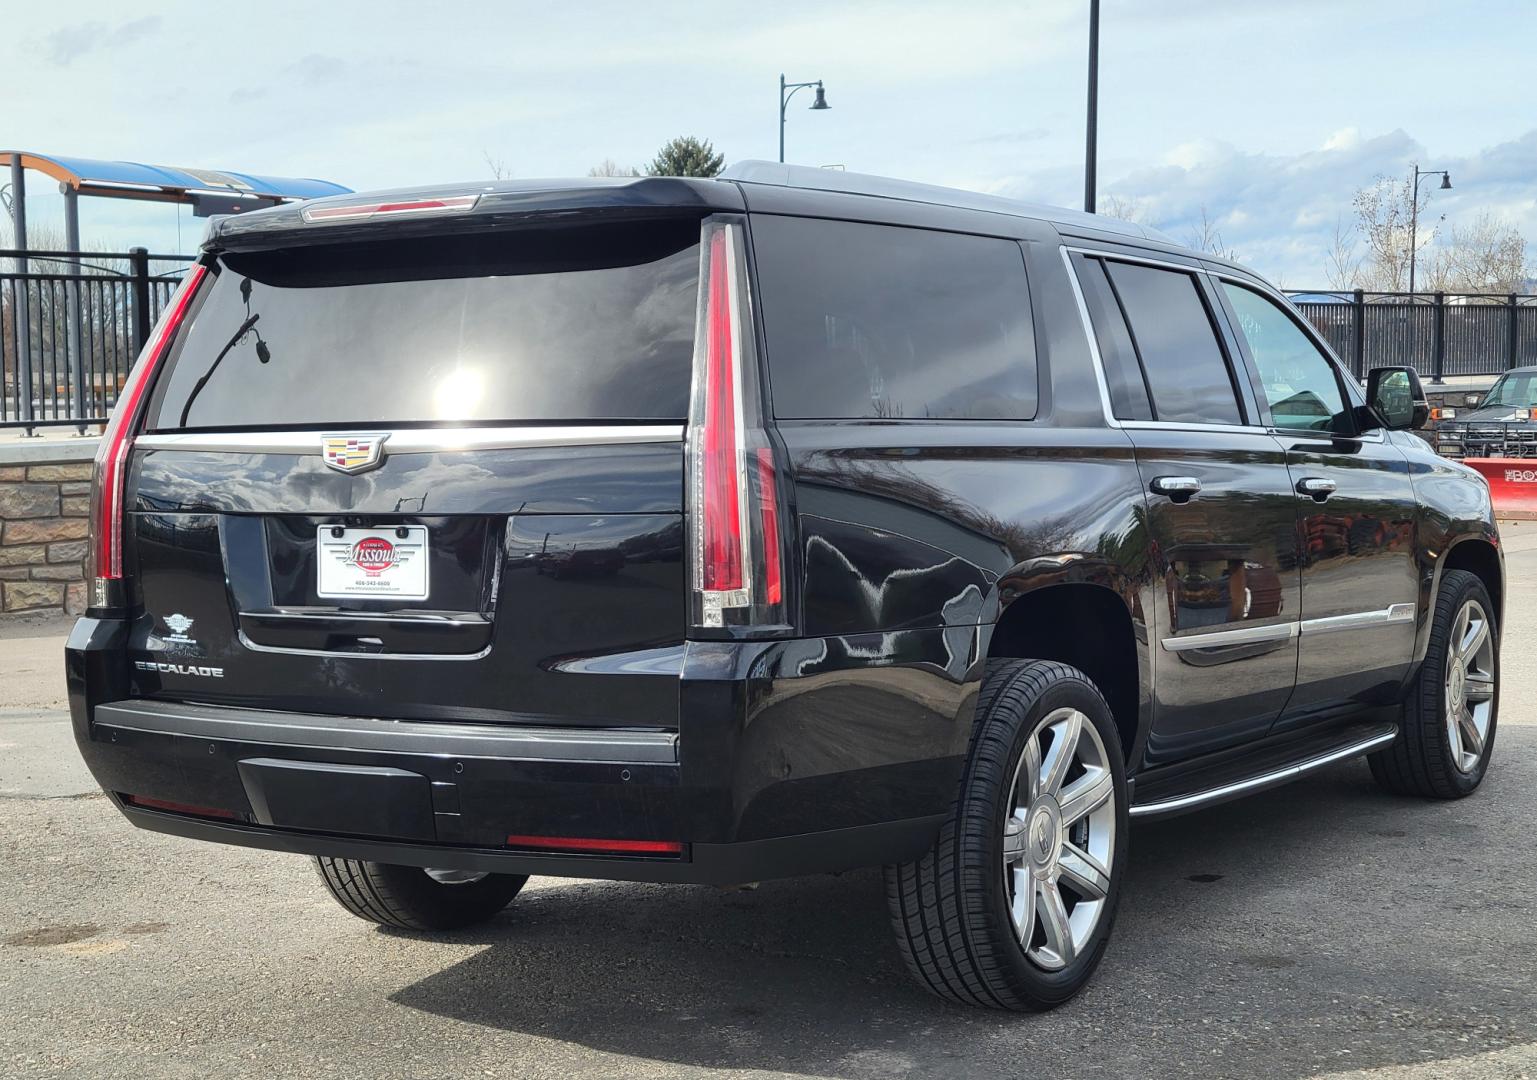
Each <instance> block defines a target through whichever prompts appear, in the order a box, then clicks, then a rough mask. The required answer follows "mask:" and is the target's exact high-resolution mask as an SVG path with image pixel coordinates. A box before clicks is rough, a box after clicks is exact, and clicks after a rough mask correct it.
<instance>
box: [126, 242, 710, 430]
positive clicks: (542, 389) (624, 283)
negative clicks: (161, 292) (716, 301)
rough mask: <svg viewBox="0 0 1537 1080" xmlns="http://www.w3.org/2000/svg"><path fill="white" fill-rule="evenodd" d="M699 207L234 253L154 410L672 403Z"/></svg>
mask: <svg viewBox="0 0 1537 1080" xmlns="http://www.w3.org/2000/svg"><path fill="white" fill-rule="evenodd" d="M698 280H699V223H698V222H697V221H693V220H690V221H681V222H651V223H645V224H634V225H626V224H610V225H607V226H604V227H602V228H592V227H586V228H567V229H546V230H506V231H498V232H494V233H491V232H487V233H476V234H470V235H464V236H458V237H451V238H432V239H402V240H394V241H390V242H388V243H381V242H368V243H357V244H346V245H326V246H317V247H303V248H291V249H285V250H281V251H272V252H259V253H228V254H226V255H224V256H223V257H222V259H221V265H220V269H219V273H218V276H217V279H216V282H215V283H214V284H213V286H212V287H211V288H210V290H209V292H208V294H207V295H206V297H205V298H204V299H203V300H202V301H201V302H200V304H199V307H198V310H197V312H196V314H195V317H194V319H193V321H192V323H191V325H190V327H189V328H188V330H187V331H186V332H185V333H184V334H183V336H182V340H181V342H180V344H179V346H178V349H177V352H176V355H175V356H174V357H173V358H172V364H171V368H170V371H169V372H168V373H167V375H166V376H165V377H163V378H161V379H160V380H158V385H157V387H156V393H155V397H154V399H153V400H152V402H151V406H150V408H151V411H150V428H151V429H152V430H160V431H165V430H176V429H181V428H234V427H249V426H260V427H269V426H314V425H325V426H347V425H359V424H374V423H381V422H388V423H413V422H438V423H443V422H447V423H453V422H468V423H475V422H485V421H543V422H548V421H567V420H682V419H684V418H686V417H687V415H688V396H689V373H690V369H691V363H692V356H693V341H694V322H695V309H696V305H697V294H698Z"/></svg>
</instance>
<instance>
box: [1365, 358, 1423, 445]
mask: <svg viewBox="0 0 1537 1080" xmlns="http://www.w3.org/2000/svg"><path fill="white" fill-rule="evenodd" d="M1366 402H1367V406H1366V411H1367V412H1368V413H1369V414H1370V415H1369V416H1368V417H1367V419H1368V421H1369V423H1367V424H1366V425H1364V426H1365V427H1366V428H1367V429H1368V430H1370V429H1371V428H1374V427H1380V428H1387V429H1388V430H1389V431H1406V430H1409V429H1410V428H1422V427H1424V426H1425V423H1426V421H1428V420H1429V419H1430V402H1428V401H1426V400H1425V388H1424V387H1422V386H1421V385H1420V376H1419V373H1418V372H1417V371H1415V370H1414V369H1413V368H1412V367H1380V368H1372V369H1371V371H1369V372H1367V374H1366Z"/></svg>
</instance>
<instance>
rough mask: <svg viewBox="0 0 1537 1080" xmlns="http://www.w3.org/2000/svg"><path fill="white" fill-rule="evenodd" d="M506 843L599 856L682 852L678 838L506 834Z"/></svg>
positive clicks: (679, 853) (509, 845) (673, 853)
mask: <svg viewBox="0 0 1537 1080" xmlns="http://www.w3.org/2000/svg"><path fill="white" fill-rule="evenodd" d="M507 846H508V847H515V848H538V849H540V850H543V851H577V852H585V853H591V854H601V855H682V854H683V844H682V843H680V842H679V841H677V840H599V839H594V838H591V837H585V836H509V837H508V838H507Z"/></svg>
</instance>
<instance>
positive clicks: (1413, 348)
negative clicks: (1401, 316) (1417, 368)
mask: <svg viewBox="0 0 1537 1080" xmlns="http://www.w3.org/2000/svg"><path fill="white" fill-rule="evenodd" d="M1427 176H1439V177H1440V178H1441V190H1442V191H1450V190H1451V189H1452V174H1451V173H1449V172H1447V171H1446V170H1445V169H1422V168H1420V167H1419V166H1418V165H1416V166H1415V167H1414V190H1413V191H1411V192H1410V193H1409V320H1410V321H1409V348H1410V355H1411V356H1414V357H1416V358H1417V357H1418V356H1419V336H1420V335H1419V330H1420V322H1419V315H1418V312H1417V311H1416V310H1415V306H1414V305H1415V302H1416V300H1415V295H1414V268H1415V261H1416V256H1417V255H1418V254H1419V227H1420V181H1421V180H1423V179H1425V177H1427ZM1430 381H1431V382H1433V383H1439V382H1441V381H1442V380H1441V366H1440V364H1439V363H1438V364H1437V365H1436V371H1435V375H1434V376H1433V377H1432V378H1431V380H1430Z"/></svg>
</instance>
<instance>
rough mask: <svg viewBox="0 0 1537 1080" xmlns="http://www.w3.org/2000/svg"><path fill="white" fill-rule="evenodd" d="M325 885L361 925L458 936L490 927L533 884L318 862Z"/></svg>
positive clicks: (518, 877)
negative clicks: (490, 921) (464, 929)
mask: <svg viewBox="0 0 1537 1080" xmlns="http://www.w3.org/2000/svg"><path fill="white" fill-rule="evenodd" d="M315 868H316V869H317V870H319V871H320V880H321V881H323V882H325V886H326V889H327V890H328V891H329V892H330V893H331V896H332V897H333V898H334V899H335V900H336V902H337V903H338V904H340V905H341V906H342V907H344V908H346V909H347V910H348V911H349V912H351V913H352V914H354V915H356V916H357V917H358V918H360V919H367V920H368V921H369V922H376V923H378V924H379V925H380V926H391V927H394V928H395V929H397V930H457V929H459V928H460V927H464V926H473V925H475V924H476V923H480V922H485V921H486V920H487V919H489V918H491V917H492V916H493V915H495V914H496V913H497V912H498V911H501V910H502V909H503V908H504V907H506V906H507V905H508V904H510V903H511V902H512V899H513V897H515V896H517V895H518V891H519V890H520V889H522V888H523V884H524V882H526V881H528V878H527V877H526V876H525V875H522V874H485V873H476V872H473V871H465V870H423V869H422V868H420V867H416V866H394V865H391V864H389V863H376V862H365V861H363V860H361V859H330V858H318V859H316V860H315Z"/></svg>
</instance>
